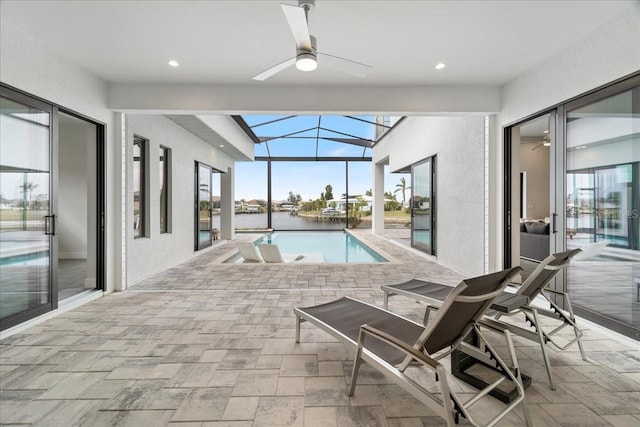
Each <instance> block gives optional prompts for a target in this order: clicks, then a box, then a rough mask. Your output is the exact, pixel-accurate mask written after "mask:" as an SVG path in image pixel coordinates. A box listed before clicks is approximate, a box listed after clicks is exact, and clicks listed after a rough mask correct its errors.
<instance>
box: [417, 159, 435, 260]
mask: <svg viewBox="0 0 640 427" xmlns="http://www.w3.org/2000/svg"><path fill="white" fill-rule="evenodd" d="M436 158H437V156H436V155H433V156H431V157H428V158H426V159H423V160H420V161H419V162H416V163H414V164H412V165H411V199H410V209H411V247H412V248H416V249H418V250H420V251H422V252H425V253H427V254H429V255H433V256H436V255H437V246H436V244H437V230H436V218H437V215H436V210H437V202H436V184H437V181H436V169H437V168H436ZM427 163H429V164H430V174H431V176H430V184H431V186H430V188H429V192H430V194H429V210H430V215H429V216H430V218H429V221H430V223H429V227H430V230H429V231H430V233H429V246H426V245H423V244H420V243H419V242H416V239H415V233H414V231H415V225H416V222H415V217H416V214H415V206H414V204H415V200H414V197H415V191H416V179H415V178H416V176H415V175H416V173H415V169H416V167H418V166H422V165H424V164H427Z"/></svg>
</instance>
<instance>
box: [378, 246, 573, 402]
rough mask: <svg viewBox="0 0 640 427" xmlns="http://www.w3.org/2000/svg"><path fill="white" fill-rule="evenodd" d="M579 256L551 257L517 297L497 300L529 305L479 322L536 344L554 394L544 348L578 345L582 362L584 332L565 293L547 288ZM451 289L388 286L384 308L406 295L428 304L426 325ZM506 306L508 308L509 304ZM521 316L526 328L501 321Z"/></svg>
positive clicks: (415, 284)
mask: <svg viewBox="0 0 640 427" xmlns="http://www.w3.org/2000/svg"><path fill="white" fill-rule="evenodd" d="M579 252H580V249H573V250H570V251H566V252H560V253H556V254H553V255H549V256H548V257H547V258H545V259H544V260H543V261H542V262H541V263H540V264H539V265H538V267H537V268H536V269H535V270H534V271H533V273H531V275H530V276H529V277H528V278H527V279H526V280H525V282H524V283H523V284H522V285H521V286H520V287H519V288H518V290H517V291H516V292H515V294H513V293H508V292H505V293H504V294H503V295H502V296H500V297H498V298H497V300H500V299H501V300H503V301H504V300H509V299H513V298H516V297H518V296H524V297H528V300H529V302H528V303H525V304H521V305H520V304H516V305H515V306H514V307H512V308H511V307H510V308H507V309H505V310H502V311H493V312H491V311H490V312H488V313H487V316H484V317H483V318H482V319H481V320H480V324H481V325H484V326H487V327H491V328H508V329H509V331H510V332H511V333H513V334H516V335H518V336H521V337H523V338H527V339H529V340H531V341H534V342H537V343H538V344H539V345H540V349H541V351H542V357H543V359H544V364H545V368H546V370H547V376H548V377H549V385H550V387H551V389H552V390H555V385H554V383H553V378H552V377H551V369H550V366H551V365H550V362H549V357H548V355H547V351H546V346H545V344H546V343H547V342H550V343H551V344H553V345H554V346H555V347H557V348H558V349H560V350H565V349H566V348H568V347H569V346H570V345H571V344H573V343H577V344H578V348H579V350H580V356H581V357H582V360H586V356H585V354H584V349H583V347H582V342H581V341H580V338H582V331H581V330H580V329H579V328H578V326H577V325H576V320H575V316H574V314H573V309H572V307H571V301H570V300H569V296H568V295H567V294H566V293H564V292H559V291H555V290H552V289H548V288H547V285H549V283H551V281H552V280H553V279H554V278H555V277H556V275H557V274H558V273H560V272H561V271H562V270H563V269H564V268H565V267H566V266H567V265H568V264H569V262H570V261H571V258H573V257H574V256H575V255H577V254H578V253H579ZM449 289H451V288H450V287H449V286H446V285H440V284H436V283H430V282H425V281H422V280H418V279H414V280H410V281H408V282H405V283H400V284H398V285H385V286H382V290H383V291H384V307H385V309H386V308H387V307H388V302H389V297H391V296H393V295H403V296H406V297H409V298H412V299H415V300H416V301H422V302H425V303H427V309H426V310H425V315H424V321H425V324H426V323H427V321H428V318H429V310H430V308H438V307H439V306H440V305H442V303H443V300H444V297H443V295H446V293H447V292H448V291H449ZM547 294H549V295H547ZM539 295H541V296H542V297H544V298H545V299H546V300H547V302H548V303H549V304H550V310H546V309H544V308H540V307H538V306H536V305H534V304H533V301H534V299H535V298H536V297H537V296H539ZM559 299H562V300H563V301H562V303H561V304H563V307H564V308H560V306H559V304H558V303H556V302H555V301H554V300H559ZM503 305H505V304H503ZM506 305H507V306H508V304H506ZM520 313H523V314H524V322H525V323H526V325H523V326H519V325H516V324H513V323H506V322H503V321H501V320H499V319H500V317H502V316H513V315H516V314H520ZM540 315H543V316H545V317H548V318H552V319H554V320H556V321H558V322H559V323H557V322H556V323H555V324H554V326H553V327H554V329H551V330H550V328H549V327H543V326H542V324H541V322H540V319H539V317H540ZM567 326H570V327H571V328H573V333H574V338H572V339H569V340H564V341H562V342H561V341H559V340H558V339H557V337H555V335H556V334H557V333H558V332H559V331H560V330H562V329H564V328H565V327H567Z"/></svg>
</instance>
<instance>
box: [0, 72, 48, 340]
mask: <svg viewBox="0 0 640 427" xmlns="http://www.w3.org/2000/svg"><path fill="white" fill-rule="evenodd" d="M0 97H2V98H7V99H10V100H12V101H15V102H17V103H20V104H23V105H26V106H28V107H32V108H36V109H38V110H40V111H42V112H45V113H47V114H48V115H49V131H48V134H49V135H48V140H49V141H48V142H49V143H48V148H49V153H48V154H49V165H48V166H49V170H48V173H49V180H48V181H49V182H48V186H49V188H47V191H48V193H49V194H48V195H49V208H48V211H47V215H46V216H45V218H46V217H49V218H51V220H50V221H51V222H52V223H53V224H55V212H57V211H56V207H57V206H56V205H55V204H56V203H55V201H56V197H55V193H54V189H55V188H56V185H55V183H54V173H53V165H54V164H56V163H54V158H53V155H54V153H55V152H56V149H55V148H56V147H54V143H56V141H57V137H56V136H57V125H58V123H57V119H56V116H57V115H56V112H55V111H54V107H53V106H52V105H50V104H47V103H46V102H43V101H41V100H39V99H34V98H32V97H30V96H28V95H26V94H23V93H21V92H18V91H15V90H13V89H11V88H8V87H6V86H4V85H2V86H0ZM45 221H46V220H45ZM52 228H53V232H52V233H51V234H49V233H47V230H46V229H45V234H48V235H49V238H48V242H47V244H48V247H49V249H48V252H49V260H48V264H49V268H48V274H47V276H48V278H47V281H48V283H47V291H48V301H47V302H45V303H42V304H39V305H37V306H35V307H31V308H27V309H25V310H22V311H19V312H17V313H14V314H11V315H9V316H7V317H5V318H3V319H1V320H0V330H4V329H7V328H9V327H11V326H14V325H17V324H19V323H22V322H24V321H26V320H29V319H31V318H34V317H37V316H40V315H42V314H44V313H47V312H49V311H52V310H54V309H56V308H57V307H58V283H57V262H56V260H57V250H58V245H57V240H58V239H56V238H55V237H56V235H55V225H53V227H52Z"/></svg>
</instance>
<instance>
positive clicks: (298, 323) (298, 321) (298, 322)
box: [296, 316, 300, 343]
mask: <svg viewBox="0 0 640 427" xmlns="http://www.w3.org/2000/svg"><path fill="white" fill-rule="evenodd" d="M299 342H300V317H298V316H296V343H299Z"/></svg>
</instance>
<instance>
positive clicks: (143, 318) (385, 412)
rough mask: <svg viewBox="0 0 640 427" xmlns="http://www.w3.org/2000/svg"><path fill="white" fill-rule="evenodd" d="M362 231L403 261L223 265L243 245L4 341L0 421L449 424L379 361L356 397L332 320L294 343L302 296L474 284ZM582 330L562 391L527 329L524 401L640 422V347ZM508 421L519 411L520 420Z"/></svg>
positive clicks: (404, 308) (313, 299)
mask: <svg viewBox="0 0 640 427" xmlns="http://www.w3.org/2000/svg"><path fill="white" fill-rule="evenodd" d="M358 234H359V235H360V236H361V238H362V239H364V240H365V241H367V243H368V244H370V245H371V246H374V247H375V248H376V250H380V251H382V252H384V253H385V254H387V255H389V256H390V257H391V258H392V261H393V262H390V263H380V264H352V265H347V264H333V265H332V264H296V265H286V264H278V265H273V264H271V265H265V264H223V263H221V262H220V261H221V260H222V259H224V258H225V257H227V256H228V253H229V252H230V251H233V248H234V241H231V242H227V243H223V244H219V245H217V246H216V247H214V248H212V249H211V250H208V251H206V252H204V253H202V254H200V255H198V256H196V257H194V258H193V259H192V260H191V261H189V262H187V263H184V264H182V265H179V266H177V267H175V268H171V269H169V270H167V271H165V272H163V273H161V274H158V275H156V276H154V277H152V278H150V279H147V280H145V281H143V282H141V283H138V284H137V285H135V286H133V287H131V288H130V289H129V290H128V291H126V292H121V293H114V294H110V295H107V296H106V297H103V298H99V299H97V300H95V301H93V302H90V303H88V304H86V305H83V306H81V307H79V308H76V309H74V310H72V311H69V312H67V313H62V314H60V315H59V316H56V317H54V318H51V319H49V320H47V321H45V322H44V323H42V324H40V325H37V326H34V327H31V328H29V329H27V330H25V331H23V332H21V333H19V334H16V335H13V336H11V337H9V338H6V339H4V340H3V341H1V342H0V389H1V394H0V397H1V401H0V424H3V425H4V424H10V425H18V424H20V425H22V424H27V425H29V424H33V425H42V426H70V425H87V426H92V427H93V426H115V425H118V426H126V425H132V426H136V427H140V426H146V425H149V426H160V425H171V426H296V425H297V426H302V425H305V426H323V427H327V426H364V425H367V426H398V427H399V426H404V427H408V426H422V425H429V426H432V425H442V424H443V420H441V419H440V418H438V417H435V416H434V415H433V414H432V413H430V411H429V410H427V409H426V408H425V407H424V406H422V405H420V404H419V403H417V402H416V401H415V400H413V399H412V398H411V397H410V396H408V395H407V394H406V393H405V392H404V391H402V390H401V389H400V388H399V387H397V386H395V385H394V384H391V383H388V382H387V381H386V380H385V379H384V378H383V377H382V376H381V375H380V374H379V373H377V372H376V371H373V370H371V369H368V368H367V367H366V366H364V367H363V369H362V372H361V382H360V383H359V384H360V385H359V386H358V387H357V389H356V394H355V396H354V397H352V398H349V397H348V396H347V382H348V381H349V378H348V376H349V374H350V368H351V363H352V359H351V355H350V354H348V353H347V352H346V350H345V347H344V346H343V345H342V344H340V343H338V342H337V341H335V340H334V339H333V338H331V337H330V336H328V335H327V334H326V333H324V332H322V331H320V330H319V329H317V328H314V327H312V326H310V325H307V324H304V325H303V333H302V340H301V343H300V344H296V343H295V339H294V336H295V318H294V315H293V313H292V308H293V307H295V306H306V305H313V304H316V303H320V302H324V301H328V300H331V299H334V298H336V297H339V296H343V295H350V296H355V297H357V298H360V299H363V300H366V301H369V302H373V303H376V304H378V305H380V306H381V305H382V298H383V295H382V292H381V291H380V285H382V284H391V283H398V282H403V281H406V280H408V279H411V278H414V277H417V278H423V279H427V280H432V281H439V282H442V283H448V284H451V285H455V284H456V283H457V282H458V281H459V280H460V278H461V277H460V275H459V274H457V273H455V272H452V271H450V270H447V269H446V268H444V267H442V266H440V265H438V264H434V263H432V262H429V261H428V260H426V259H425V258H424V257H421V256H419V255H417V254H415V253H414V252H412V251H409V250H407V249H405V248H403V247H402V246H401V245H396V244H393V243H391V242H389V241H387V240H385V239H383V238H380V237H376V236H372V235H370V234H368V232H366V231H358ZM240 238H242V236H241V237H240ZM390 308H391V309H392V310H394V311H396V312H398V313H401V314H403V315H406V316H409V317H412V318H414V319H416V320H420V319H421V317H422V313H423V309H422V306H421V305H418V304H416V303H415V302H413V301H410V300H408V299H406V298H395V299H392V300H391V303H390ZM579 324H580V325H581V326H582V328H583V329H584V330H585V335H586V337H585V341H584V344H585V349H586V352H587V357H588V361H586V362H585V361H582V360H581V359H580V355H579V353H578V351H577V348H576V349H574V350H572V351H564V352H558V351H555V350H554V348H553V347H549V354H550V358H551V362H552V365H553V368H552V370H553V373H554V375H555V378H556V380H557V386H558V387H557V390H556V391H551V390H550V389H549V386H548V384H547V382H546V374H545V370H544V365H543V363H542V358H541V355H540V352H539V351H538V350H537V349H536V346H535V344H533V343H531V342H528V341H524V340H520V339H518V338H517V337H515V342H516V346H517V353H518V356H519V363H520V366H521V367H522V369H523V371H524V372H525V373H527V374H529V375H531V376H533V384H532V385H531V387H529V388H528V389H527V400H528V402H529V405H530V410H531V413H532V416H533V420H534V423H535V425H540V426H568V425H576V426H578V425H579V426H609V425H613V426H637V425H639V424H640V345H639V344H638V343H637V342H635V341H632V340H630V339H626V338H624V337H620V336H617V335H615V334H613V333H610V332H609V331H606V330H603V329H601V328H599V327H597V326H594V325H592V324H589V323H587V322H584V321H583V322H580V323H579ZM493 337H494V338H495V343H496V345H498V346H501V340H500V337H499V336H497V335H495V336H493ZM500 348H502V349H503V350H504V348H503V347H500ZM447 366H448V363H447ZM456 387H457V388H458V389H461V390H464V389H465V388H466V387H469V386H467V385H465V384H458V385H456ZM493 404H494V402H492V401H491V400H490V401H488V402H487V403H483V405H485V407H492V406H493ZM496 404H497V403H496ZM478 410H480V412H482V407H479V408H478V409H476V411H478ZM463 424H464V422H463ZM500 425H501V426H519V425H522V421H521V419H519V418H518V416H517V415H515V414H514V415H510V416H508V417H507V418H506V419H505V420H503V422H501V423H500Z"/></svg>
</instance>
